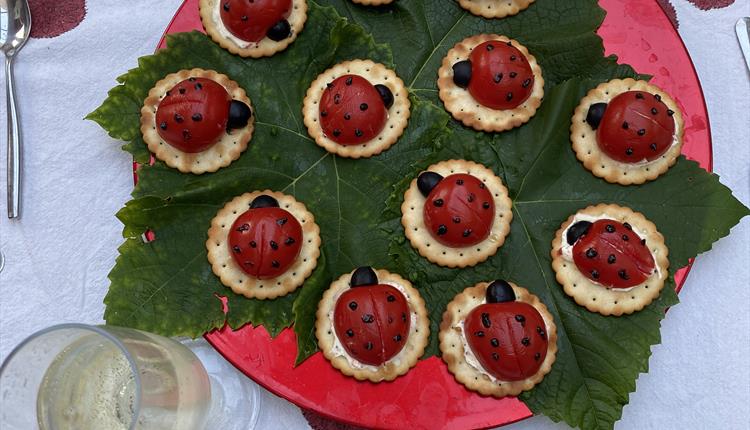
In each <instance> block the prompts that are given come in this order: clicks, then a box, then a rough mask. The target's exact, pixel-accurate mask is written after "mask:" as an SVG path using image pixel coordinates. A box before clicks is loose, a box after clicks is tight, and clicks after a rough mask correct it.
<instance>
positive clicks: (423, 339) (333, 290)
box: [315, 269, 430, 382]
mask: <svg viewBox="0 0 750 430" xmlns="http://www.w3.org/2000/svg"><path fill="white" fill-rule="evenodd" d="M375 272H376V273H377V275H378V280H379V283H381V284H390V285H394V284H395V285H399V286H401V287H402V288H403V289H404V290H405V292H406V301H407V303H408V304H409V311H410V312H411V314H412V315H416V323H415V324H412V325H411V327H410V328H409V336H408V338H407V341H406V344H405V345H404V347H403V349H401V351H399V353H398V354H396V356H395V357H393V358H391V359H390V360H388V361H386V362H385V363H383V364H382V365H380V366H370V365H363V366H364V367H362V368H361V369H358V368H355V367H352V366H351V365H350V364H349V361H348V360H347V358H346V357H344V356H343V355H334V354H333V352H332V350H333V345H334V340H335V336H336V332H335V330H334V328H333V325H332V324H331V319H329V318H328V314H329V313H330V312H331V311H332V310H333V309H335V306H336V301H337V300H338V298H339V297H340V296H341V294H343V293H344V292H345V291H347V290H348V289H349V288H350V287H349V280H350V279H351V275H352V273H345V274H343V275H341V277H339V278H338V279H337V280H335V281H333V282H332V283H331V286H330V287H329V288H328V289H327V290H326V292H325V293H324V294H323V298H322V299H321V300H320V303H319V304H318V310H317V312H316V314H315V316H316V320H315V336H316V337H317V339H318V347H319V348H320V350H321V351H322V352H323V355H324V356H325V358H326V359H327V360H328V361H330V362H331V365H332V366H333V367H334V368H336V369H338V370H339V371H341V373H343V374H344V375H347V376H353V377H354V378H356V379H357V380H360V381H364V380H368V381H371V382H381V381H392V380H394V379H396V378H397V377H399V376H401V375H404V374H406V372H408V371H409V369H411V368H412V367H414V366H415V365H416V364H417V362H418V361H419V357H421V356H422V355H423V354H424V350H425V347H427V342H428V340H429V338H430V320H429V319H428V318H427V308H426V306H425V303H424V300H423V299H422V296H421V295H420V294H419V291H417V289H415V288H414V287H413V286H412V285H411V282H409V281H407V280H406V279H404V278H402V277H401V276H399V275H397V274H395V273H390V272H388V271H387V270H383V269H377V270H375Z"/></svg>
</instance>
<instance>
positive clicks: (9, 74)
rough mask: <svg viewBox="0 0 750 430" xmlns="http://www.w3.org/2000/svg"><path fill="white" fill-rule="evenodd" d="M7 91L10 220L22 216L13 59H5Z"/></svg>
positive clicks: (18, 136) (19, 147)
mask: <svg viewBox="0 0 750 430" xmlns="http://www.w3.org/2000/svg"><path fill="white" fill-rule="evenodd" d="M5 89H6V94H7V98H6V101H7V103H8V218H11V219H13V218H18V217H19V216H20V198H21V130H20V129H19V123H18V111H17V109H16V89H15V86H14V83H13V57H5Z"/></svg>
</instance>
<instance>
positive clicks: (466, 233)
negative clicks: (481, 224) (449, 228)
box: [461, 228, 471, 237]
mask: <svg viewBox="0 0 750 430" xmlns="http://www.w3.org/2000/svg"><path fill="white" fill-rule="evenodd" d="M461 236H463V237H469V236H471V229H470V228H467V229H466V230H464V232H463V233H461Z"/></svg>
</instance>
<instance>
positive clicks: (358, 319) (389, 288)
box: [315, 266, 430, 382]
mask: <svg viewBox="0 0 750 430" xmlns="http://www.w3.org/2000/svg"><path fill="white" fill-rule="evenodd" d="M315 334H316V336H317V339H318V346H319V347H320V349H321V351H323V354H324V355H325V357H326V358H327V359H328V360H329V361H330V362H331V364H332V365H333V367H335V368H337V369H339V370H340V371H341V372H342V373H344V374H345V375H349V376H354V377H355V378H357V379H359V380H370V381H372V382H380V381H390V380H393V379H395V378H396V377H398V376H400V375H403V374H405V373H406V372H408V371H409V369H410V368H412V367H413V366H414V365H416V364H417V360H418V359H419V357H421V356H422V354H423V353H424V348H425V347H426V346H427V340H428V338H429V334H430V326H429V320H428V319H427V309H426V308H425V304H424V300H422V297H421V296H420V295H419V292H418V291H417V290H416V289H414V288H413V287H412V285H411V283H410V282H409V281H407V280H405V279H403V278H402V277H400V276H398V275H396V274H392V273H389V272H387V271H385V270H373V269H372V268H371V267H367V266H365V267H359V268H357V269H356V270H354V271H353V272H352V273H347V274H344V275H342V276H341V277H340V278H339V279H338V280H336V281H334V282H333V283H332V284H331V287H330V288H329V289H328V290H326V292H325V293H324V294H323V298H322V299H321V301H320V303H319V304H318V311H317V313H316V323H315Z"/></svg>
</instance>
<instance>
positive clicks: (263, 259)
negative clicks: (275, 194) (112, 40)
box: [227, 207, 302, 279]
mask: <svg viewBox="0 0 750 430" xmlns="http://www.w3.org/2000/svg"><path fill="white" fill-rule="evenodd" d="M227 243H228V245H229V251H230V252H231V253H232V257H233V258H234V261H235V262H236V263H237V264H238V265H239V267H240V268H241V269H242V270H243V271H244V272H245V273H247V274H248V275H250V276H253V277H255V278H258V279H269V278H275V277H277V276H279V275H281V274H282V273H284V272H286V270H287V269H289V267H291V265H292V264H293V263H294V261H295V260H296V259H297V256H298V255H299V251H300V248H302V227H300V224H299V222H298V221H297V219H296V218H295V217H294V215H292V214H290V213H289V212H287V211H285V210H284V209H281V208H274V207H264V208H255V209H249V210H248V211H246V212H245V213H243V214H242V215H240V216H239V217H238V218H237V220H235V222H234V224H232V229H231V231H230V232H229V240H228V242H227Z"/></svg>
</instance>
